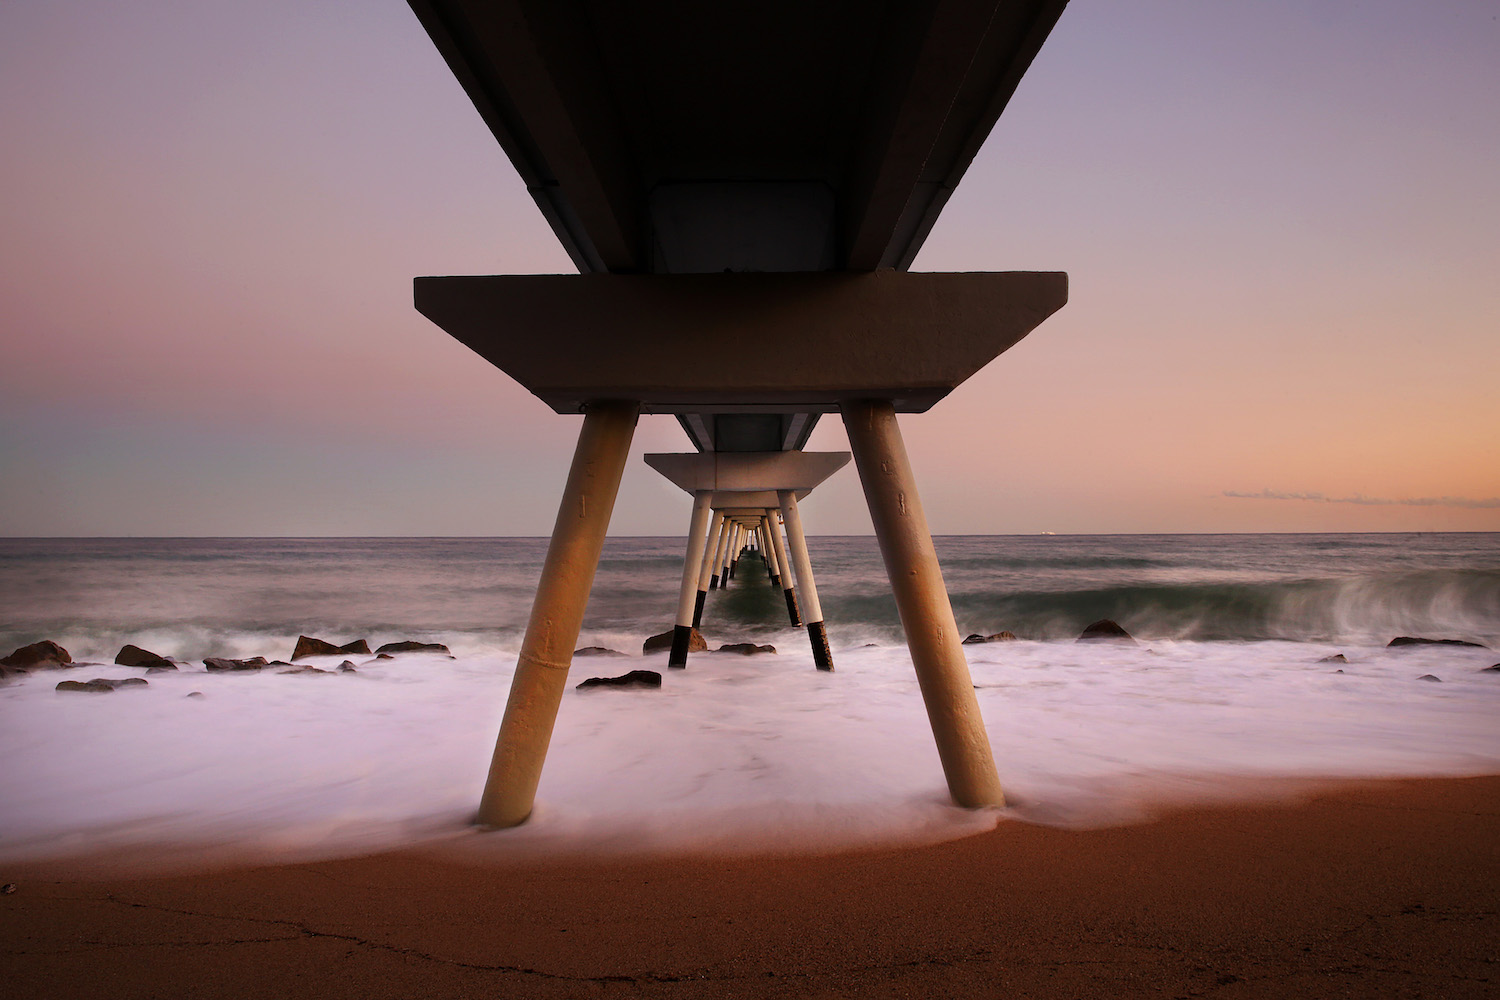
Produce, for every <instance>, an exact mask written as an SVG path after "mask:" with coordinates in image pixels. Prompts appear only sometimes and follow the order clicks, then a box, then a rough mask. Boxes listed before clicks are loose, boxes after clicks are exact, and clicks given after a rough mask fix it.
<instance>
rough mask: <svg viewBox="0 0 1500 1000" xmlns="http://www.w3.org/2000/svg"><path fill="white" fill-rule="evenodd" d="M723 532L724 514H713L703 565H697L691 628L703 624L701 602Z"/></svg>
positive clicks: (705, 594)
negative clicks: (696, 588)
mask: <svg viewBox="0 0 1500 1000" xmlns="http://www.w3.org/2000/svg"><path fill="white" fill-rule="evenodd" d="M723 532H724V515H723V514H715V515H714V522H713V526H712V527H710V528H709V529H708V538H707V540H706V541H705V543H704V546H703V565H701V566H699V567H698V597H697V599H696V600H695V601H694V604H693V628H697V627H698V626H699V625H701V624H703V602H704V601H705V600H707V599H708V580H709V575H710V574H711V573H712V572H713V560H714V553H716V552H717V551H718V550H719V536H720V535H721V534H723Z"/></svg>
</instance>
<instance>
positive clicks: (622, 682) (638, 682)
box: [578, 670, 661, 691]
mask: <svg viewBox="0 0 1500 1000" xmlns="http://www.w3.org/2000/svg"><path fill="white" fill-rule="evenodd" d="M600 687H615V688H659V687H661V674H659V673H657V672H656V671H655V670H632V671H631V672H630V673H628V674H621V675H620V676H619V677H590V678H589V679H588V680H586V681H584V682H583V683H581V684H579V685H578V690H580V691H582V690H584V689H585V688H600Z"/></svg>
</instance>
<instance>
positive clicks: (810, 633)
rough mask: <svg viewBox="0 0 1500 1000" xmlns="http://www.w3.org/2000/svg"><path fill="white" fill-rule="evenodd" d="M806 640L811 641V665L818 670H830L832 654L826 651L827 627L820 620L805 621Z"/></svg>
mask: <svg viewBox="0 0 1500 1000" xmlns="http://www.w3.org/2000/svg"><path fill="white" fill-rule="evenodd" d="M807 640H808V641H809V642H811V643H812V654H813V666H815V667H817V668H818V669H819V670H832V669H833V654H832V653H830V652H829V651H828V629H827V628H826V627H824V625H823V623H822V622H808V623H807Z"/></svg>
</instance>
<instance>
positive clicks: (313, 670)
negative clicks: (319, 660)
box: [276, 661, 347, 674]
mask: <svg viewBox="0 0 1500 1000" xmlns="http://www.w3.org/2000/svg"><path fill="white" fill-rule="evenodd" d="M346 662H347V661H346ZM288 666H291V665H290V664H288ZM276 673H277V674H331V673H333V671H332V670H320V669H319V668H317V667H309V666H308V665H307V664H305V663H304V664H302V665H300V666H295V667H292V668H291V669H290V670H278V671H276Z"/></svg>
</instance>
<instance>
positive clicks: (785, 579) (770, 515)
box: [767, 511, 802, 626]
mask: <svg viewBox="0 0 1500 1000" xmlns="http://www.w3.org/2000/svg"><path fill="white" fill-rule="evenodd" d="M767 520H768V521H769V522H770V525H771V548H772V549H773V550H775V552H776V563H777V565H778V566H779V567H780V569H781V592H782V594H783V595H784V596H785V597H786V614H787V618H789V619H790V620H791V623H792V624H793V625H796V626H800V625H801V624H802V611H801V609H800V608H799V607H798V606H797V590H796V581H795V580H794V579H793V577H792V564H791V563H790V562H789V561H787V556H786V542H785V541H784V540H783V539H782V537H781V526H780V525H778V524H777V523H776V513H775V512H774V511H770V512H767Z"/></svg>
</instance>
